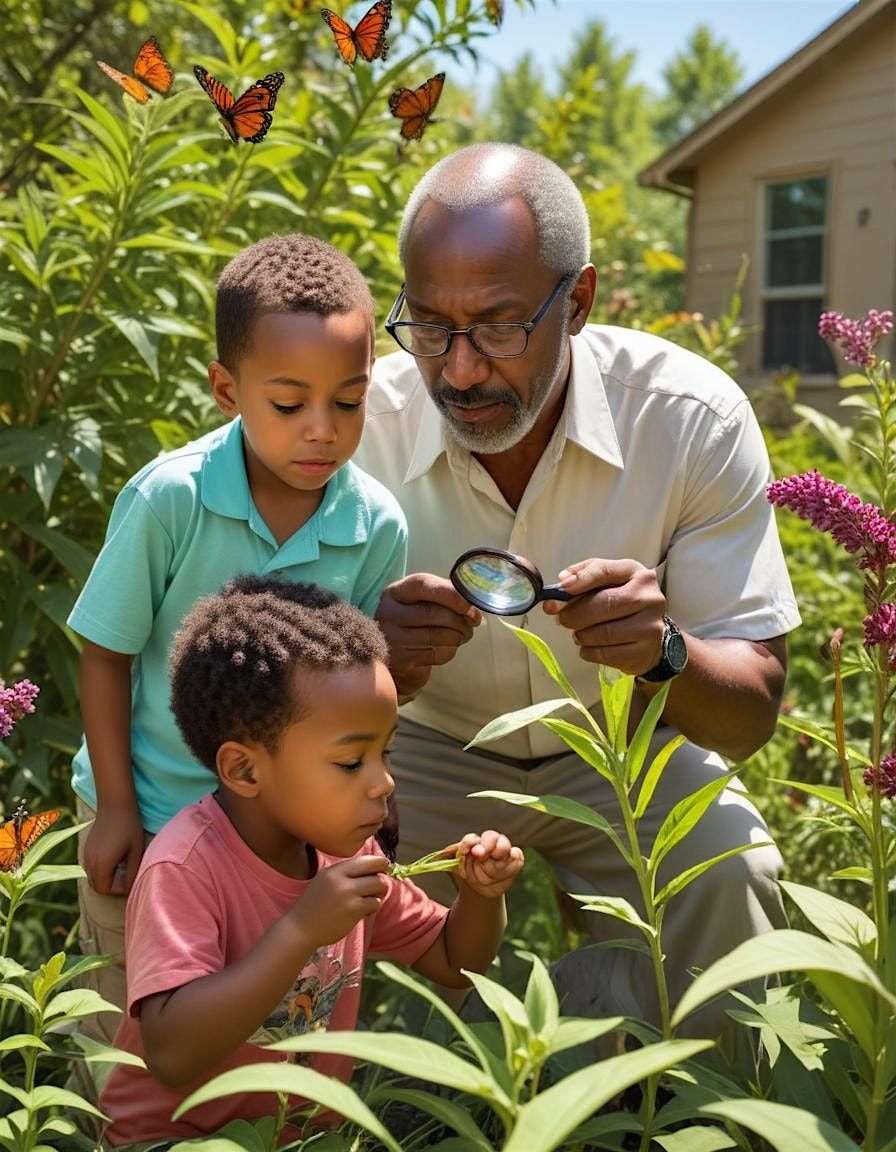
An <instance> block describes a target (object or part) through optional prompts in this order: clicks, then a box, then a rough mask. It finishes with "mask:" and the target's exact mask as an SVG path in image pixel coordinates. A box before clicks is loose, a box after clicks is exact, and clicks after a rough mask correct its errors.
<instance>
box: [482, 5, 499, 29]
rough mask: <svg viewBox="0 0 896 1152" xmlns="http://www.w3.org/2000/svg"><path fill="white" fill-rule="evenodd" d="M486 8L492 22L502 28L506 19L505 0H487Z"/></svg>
mask: <svg viewBox="0 0 896 1152" xmlns="http://www.w3.org/2000/svg"><path fill="white" fill-rule="evenodd" d="M485 10H486V12H487V13H488V18H489V20H491V22H492V24H494V25H495V26H496V27H498V28H500V27H501V21H502V20H503V19H504V0H485Z"/></svg>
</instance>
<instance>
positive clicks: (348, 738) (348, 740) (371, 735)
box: [333, 724, 398, 744]
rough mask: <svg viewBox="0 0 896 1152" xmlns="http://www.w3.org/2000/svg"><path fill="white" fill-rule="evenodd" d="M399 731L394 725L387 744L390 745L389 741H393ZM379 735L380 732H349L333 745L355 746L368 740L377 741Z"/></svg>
mask: <svg viewBox="0 0 896 1152" xmlns="http://www.w3.org/2000/svg"><path fill="white" fill-rule="evenodd" d="M397 731H398V725H397V724H395V725H393V727H392V728H391V730H390V732H389V736H388V738H387V740H386V743H387V744H388V743H389V740H391V739H392V737H393V736H394V735H395V733H396V732H397ZM379 735H380V733H379V732H349V733H348V734H347V735H345V736H340V737H339V738H338V739H337V740H334V741H333V743H334V744H355V743H357V742H359V741H361V740H367V741H370V740H376V738H377V737H378V736H379Z"/></svg>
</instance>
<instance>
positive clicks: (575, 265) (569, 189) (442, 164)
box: [398, 143, 591, 273]
mask: <svg viewBox="0 0 896 1152" xmlns="http://www.w3.org/2000/svg"><path fill="white" fill-rule="evenodd" d="M513 197H519V198H520V199H521V200H523V201H524V203H525V204H527V205H528V208H529V211H530V212H531V213H532V216H533V219H534V220H535V229H536V234H537V236H538V254H539V256H540V257H541V260H542V262H543V263H544V265H545V267H547V268H551V269H554V270H555V271H557V272H570V273H571V272H578V271H579V270H580V269H581V268H582V267H583V266H584V265H585V264H587V263H588V262H589V261H590V259H591V226H590V224H589V222H588V213H587V212H586V211H585V205H584V203H583V201H582V196H581V194H580V192H579V190H578V188H576V186H575V184H574V183H573V182H572V180H571V179H570V178H569V176H567V174H566V173H565V172H564V171H563V169H562V168H559V167H558V166H557V165H556V164H555V163H554V162H553V160H548V158H547V157H546V156H541V155H540V154H539V153H538V152H531V151H530V150H529V149H528V148H521V147H520V146H519V145H518V144H495V143H487V144H471V145H470V146H469V147H468V148H461V150H460V151H459V152H454V153H452V154H451V155H450V156H446V157H445V158H444V160H440V161H439V162H438V164H435V165H434V166H433V167H432V168H430V170H429V171H428V172H427V173H426V174H425V176H423V177H422V179H421V180H420V181H419V182H418V184H417V186H416V187H415V188H414V190H413V191H412V192H411V195H410V197H409V198H408V202H407V205H406V207H405V210H404V214H403V216H402V220H401V228H400V229H399V232H398V254H399V257H400V259H401V262H402V264H404V263H405V258H406V256H407V246H408V240H409V238H410V233H411V228H412V227H413V224H414V220H415V219H416V217H417V213H418V212H419V211H420V209H421V208H422V207H423V205H424V203H425V202H426V201H427V200H435V201H437V202H438V203H440V204H444V205H445V207H446V208H449V209H451V210H453V211H456V212H463V211H464V210H466V209H468V208H484V207H487V206H489V205H492V204H500V203H501V202H502V201H504V200H509V199H511V198H513Z"/></svg>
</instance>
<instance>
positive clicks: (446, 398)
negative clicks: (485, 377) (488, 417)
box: [433, 381, 518, 408]
mask: <svg viewBox="0 0 896 1152" xmlns="http://www.w3.org/2000/svg"><path fill="white" fill-rule="evenodd" d="M433 400H436V401H438V402H439V403H440V404H451V405H453V406H454V407H456V408H483V407H485V406H486V405H487V404H515V403H516V402H517V400H518V397H517V395H516V393H515V392H507V391H502V392H493V391H491V390H489V389H487V388H481V387H479V385H476V384H474V385H473V386H472V387H470V388H465V389H464V390H463V391H461V390H460V389H458V388H452V386H451V385H450V384H443V383H441V381H439V382H438V383H437V384H436V386H435V388H434V389H433Z"/></svg>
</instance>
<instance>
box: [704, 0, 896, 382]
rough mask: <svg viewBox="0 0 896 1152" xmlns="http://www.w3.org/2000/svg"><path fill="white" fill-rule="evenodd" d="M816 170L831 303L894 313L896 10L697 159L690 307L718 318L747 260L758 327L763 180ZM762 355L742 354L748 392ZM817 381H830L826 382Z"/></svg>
mask: <svg viewBox="0 0 896 1152" xmlns="http://www.w3.org/2000/svg"><path fill="white" fill-rule="evenodd" d="M817 174H826V175H827V176H828V178H829V213H830V215H829V221H828V224H829V233H828V247H827V270H826V271H827V285H828V294H827V300H826V307H828V308H835V309H837V310H838V311H841V312H845V313H846V314H848V315H851V316H859V315H862V314H864V313H865V312H866V311H867V309H869V308H879V309H882V308H893V307H894V306H896V5H891V6H890V7H888V9H886V10H885V11H884V12H883V13H881V14H880V15H879V16H878V17H877V18H876V19H874V20H871V21H869V25H868V26H867V27H866V28H865V29H863V30H861V31H860V32H858V33H857V34H856V35H855V36H854V37H853V38H852V39H851V40H850V42H849V43H848V44H845V45H842V46H841V47H840V48H839V49H837V50H836V51H834V52H831V53H829V54H828V56H827V57H826V58H825V60H824V61H823V62H822V63H821V64H819V65H816V66H815V67H814V68H812V69H810V70H808V71H807V72H804V73H803V74H802V75H801V76H800V77H799V79H798V80H796V81H795V82H794V83H792V84H791V85H790V86H789V87H787V88H786V89H784V90H783V91H781V92H779V93H778V94H777V95H776V96H775V97H773V98H772V99H771V100H769V101H768V102H767V104H766V105H765V106H764V107H763V108H762V109H761V110H759V111H757V112H755V113H753V115H751V116H749V117H748V118H747V119H746V122H745V123H744V124H742V125H741V126H739V127H737V128H734V129H732V130H731V131H730V132H729V133H728V134H727V135H726V137H725V138H724V140H723V141H721V142H720V143H719V144H716V145H713V146H712V150H711V153H710V154H709V155H707V156H706V157H704V158H703V159H702V160H700V161H699V163H698V166H697V170H696V174H695V182H694V193H695V194H694V200H693V203H692V208H691V216H690V235H689V268H688V285H687V305H688V307H689V308H690V309H692V310H695V311H700V312H703V313H705V314H706V315H707V316H715V315H718V313H719V312H720V311H721V310H722V309H723V308H724V307H725V305H726V304H727V301H728V300H729V298H730V295H731V291H732V287H733V284H734V279H735V276H736V274H737V270H738V267H739V264H740V260H741V255H742V253H748V254H749V257H750V271H749V273H748V276H747V281H746V283H745V286H744V322H745V323H746V324H750V325H752V324H757V323H758V322H759V320H760V319H761V309H760V301H759V295H758V289H759V282H760V276H761V225H762V221H761V209H762V187H763V184H764V182H766V181H768V180H787V179H792V178H799V177H804V176H812V175H817ZM863 209H867V210H868V217H867V223H865V225H864V226H863V225H861V224H860V223H859V214H860V213H861V212H862V210H863ZM891 348H892V343H891ZM886 351H887V353H888V354H889V352H890V350H889V349H887V350H886ZM760 357H761V344H760V337H759V336H758V335H756V336H752V337H750V339H749V340H748V341H747V343H746V344H745V345H744V346H743V351H742V356H741V364H742V371H741V381H742V383H744V384H745V385H747V386H749V385H750V384H752V383H758V382H759V381H760V380H762V379H763V377H762V372H761V369H760V367H759V365H760V363H761V360H760ZM805 383H806V384H807V385H810V386H811V385H812V383H813V381H811V380H806V381H805ZM814 383H815V384H817V385H822V386H824V382H823V381H822V380H818V381H815V382H814ZM814 391H815V389H813V392H814Z"/></svg>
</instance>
